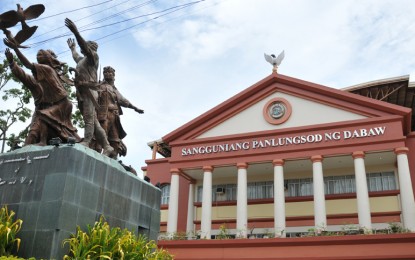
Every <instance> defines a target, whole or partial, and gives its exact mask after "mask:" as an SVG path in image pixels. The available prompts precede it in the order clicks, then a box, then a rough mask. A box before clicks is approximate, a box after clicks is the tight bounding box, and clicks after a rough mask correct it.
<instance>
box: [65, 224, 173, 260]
mask: <svg viewBox="0 0 415 260" xmlns="http://www.w3.org/2000/svg"><path fill="white" fill-rule="evenodd" d="M65 244H69V247H70V248H69V251H70V252H69V255H65V256H64V260H69V259H70V260H72V259H119V260H123V259H126V260H127V259H134V260H141V259H143V260H144V259H146V260H147V259H149V260H153V259H154V260H156V259H163V260H164V259H166V260H168V259H173V257H172V256H171V255H170V254H169V253H168V252H167V251H166V250H162V249H157V245H156V243H155V242H154V241H153V240H151V241H147V239H146V238H145V237H144V236H138V237H137V236H136V235H135V234H133V233H132V232H130V231H129V230H127V229H124V230H121V229H120V228H118V227H117V228H110V226H109V225H108V223H107V222H105V221H104V218H103V217H101V218H100V220H99V221H97V222H95V224H94V226H93V227H91V226H90V225H88V227H87V232H83V231H82V230H81V229H80V227H79V226H78V228H77V232H76V234H74V235H72V236H71V238H68V239H65V240H64V241H63V245H65Z"/></svg>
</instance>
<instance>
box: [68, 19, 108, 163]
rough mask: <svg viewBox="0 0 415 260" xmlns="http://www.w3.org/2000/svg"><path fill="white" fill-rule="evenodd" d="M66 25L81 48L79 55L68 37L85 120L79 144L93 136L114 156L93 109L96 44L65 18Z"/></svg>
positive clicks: (95, 77) (80, 107)
mask: <svg viewBox="0 0 415 260" xmlns="http://www.w3.org/2000/svg"><path fill="white" fill-rule="evenodd" d="M65 25H66V27H68V28H69V30H71V32H72V33H73V34H74V35H75V38H76V40H77V42H78V45H79V47H80V48H81V53H82V54H83V55H84V56H81V55H79V54H78V53H77V51H76V49H75V47H76V46H75V41H74V40H72V39H68V46H69V48H70V49H71V52H72V57H73V59H74V60H75V62H76V64H77V65H76V70H75V72H76V73H75V80H74V83H75V87H76V92H77V98H78V106H79V109H80V111H81V114H82V117H83V119H84V122H85V134H84V139H83V140H82V142H81V144H83V145H85V146H87V147H90V144H91V141H92V138H93V136H94V133H95V138H96V139H97V142H98V143H99V145H100V146H101V147H102V148H103V149H104V151H103V153H104V154H105V155H107V156H110V157H111V156H114V149H113V148H112V147H111V146H110V144H109V142H108V140H107V136H106V134H105V131H104V129H103V128H102V127H101V125H100V124H99V122H98V118H97V115H96V111H95V106H97V103H96V102H97V92H96V89H95V87H96V86H97V83H98V82H97V70H98V64H99V57H98V53H97V49H98V44H97V43H96V42H93V41H85V40H84V38H82V36H81V34H80V33H79V31H78V29H77V27H76V25H75V23H73V22H72V21H71V20H70V19H68V18H66V19H65Z"/></svg>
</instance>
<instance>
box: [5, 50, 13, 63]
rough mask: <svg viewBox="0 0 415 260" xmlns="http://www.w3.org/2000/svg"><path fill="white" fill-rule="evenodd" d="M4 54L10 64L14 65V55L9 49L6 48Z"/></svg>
mask: <svg viewBox="0 0 415 260" xmlns="http://www.w3.org/2000/svg"><path fill="white" fill-rule="evenodd" d="M4 54H5V55H6V58H7V61H8V62H9V64H12V63H13V53H12V52H11V51H10V49H9V48H6V51H5V52H4Z"/></svg>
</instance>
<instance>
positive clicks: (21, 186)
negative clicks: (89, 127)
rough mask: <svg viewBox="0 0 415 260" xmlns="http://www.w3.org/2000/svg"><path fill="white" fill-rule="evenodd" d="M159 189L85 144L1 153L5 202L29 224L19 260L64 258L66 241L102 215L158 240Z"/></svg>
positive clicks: (0, 173)
mask: <svg viewBox="0 0 415 260" xmlns="http://www.w3.org/2000/svg"><path fill="white" fill-rule="evenodd" d="M160 196H161V192H160V190H159V189H158V188H156V187H154V186H153V185H151V184H150V183H147V182H145V181H143V180H142V179H140V178H138V177H137V176H135V175H133V174H132V173H130V172H127V171H126V170H124V168H123V167H122V166H121V165H120V164H119V163H118V162H117V161H116V160H113V159H110V158H108V157H106V156H103V155H101V154H99V153H97V152H95V151H93V150H91V149H88V148H86V147H84V146H82V145H79V144H75V145H74V146H70V145H66V144H65V145H60V146H46V147H39V146H25V147H23V148H21V149H18V150H15V151H13V152H9V153H5V154H0V198H1V201H0V203H1V205H2V206H3V205H7V206H8V208H9V209H10V210H13V211H15V212H16V216H17V218H19V219H22V220H23V225H22V229H21V231H20V232H19V233H18V237H20V238H21V239H22V242H21V246H20V250H19V251H18V253H17V255H18V256H20V257H23V258H29V257H35V258H37V259H39V258H42V259H62V258H63V256H64V255H65V254H68V253H69V247H68V245H66V246H64V247H63V246H62V241H63V240H64V239H66V238H69V237H70V235H71V234H74V233H75V232H76V228H77V226H80V227H81V229H83V230H86V226H87V225H91V226H92V225H93V224H94V223H95V221H97V220H98V219H99V218H100V216H101V215H103V216H104V217H105V219H106V220H107V222H108V223H109V224H110V226H111V227H120V228H122V229H124V228H127V229H129V230H131V231H133V232H134V233H136V234H138V233H141V234H144V235H146V236H147V237H149V239H153V240H155V239H156V238H157V234H158V232H159V229H160Z"/></svg>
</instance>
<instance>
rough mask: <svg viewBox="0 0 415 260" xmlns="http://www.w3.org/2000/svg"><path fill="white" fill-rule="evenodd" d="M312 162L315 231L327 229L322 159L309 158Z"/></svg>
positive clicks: (317, 156)
mask: <svg viewBox="0 0 415 260" xmlns="http://www.w3.org/2000/svg"><path fill="white" fill-rule="evenodd" d="M311 161H312V162H313V191H314V225H315V227H316V229H317V230H322V229H325V228H326V227H327V216H326V199H325V195H324V178H323V164H322V161H323V157H322V156H321V155H315V156H312V157H311Z"/></svg>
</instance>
